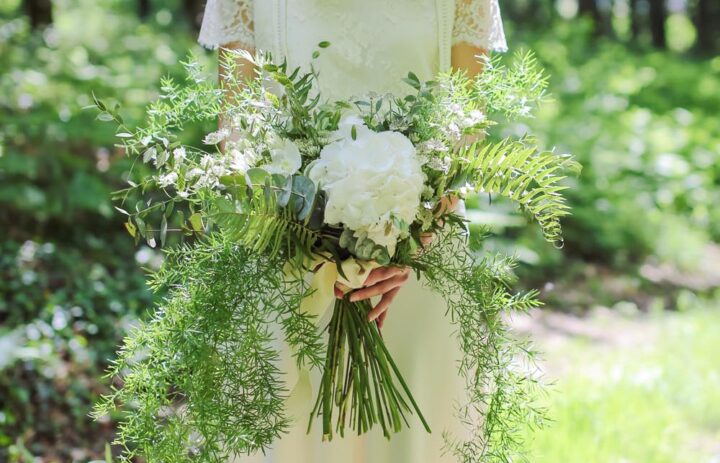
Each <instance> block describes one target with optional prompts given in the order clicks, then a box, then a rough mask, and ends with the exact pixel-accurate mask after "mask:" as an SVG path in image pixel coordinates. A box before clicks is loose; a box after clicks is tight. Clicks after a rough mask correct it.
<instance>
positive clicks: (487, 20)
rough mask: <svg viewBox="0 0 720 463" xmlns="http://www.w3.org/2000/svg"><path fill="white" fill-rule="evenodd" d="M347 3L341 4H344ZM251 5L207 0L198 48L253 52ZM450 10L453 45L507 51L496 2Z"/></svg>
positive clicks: (467, 1) (246, 0)
mask: <svg viewBox="0 0 720 463" xmlns="http://www.w3.org/2000/svg"><path fill="white" fill-rule="evenodd" d="M261 1H267V0H261ZM351 1H352V0H345V2H346V4H348V3H350V2H351ZM450 1H452V0H450ZM390 3H392V2H386V4H390ZM253 4H254V0H208V2H207V6H206V7H205V15H204V16H203V22H202V28H201V30H200V37H199V40H198V41H199V42H200V44H201V45H203V46H205V47H207V48H217V47H219V46H221V45H225V44H229V43H237V44H239V45H241V46H243V47H245V48H254V47H255V34H254V29H255V28H254V18H253ZM454 9H455V21H454V23H453V30H452V43H453V44H456V43H460V42H465V43H469V44H471V45H474V46H476V47H479V48H485V49H488V50H495V51H505V50H506V49H507V45H506V43H505V34H504V32H503V25H502V19H501V16H500V7H499V5H498V0H456V3H455V8H454Z"/></svg>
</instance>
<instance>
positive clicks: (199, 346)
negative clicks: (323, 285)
mask: <svg viewBox="0 0 720 463" xmlns="http://www.w3.org/2000/svg"><path fill="white" fill-rule="evenodd" d="M304 285H305V283H304V282H303V281H302V280H299V279H294V280H291V279H288V277H287V276H286V275H285V274H284V273H283V262H282V261H281V260H278V259H274V258H268V257H266V255H265V254H259V253H256V252H252V251H250V250H247V249H245V248H243V247H242V246H239V245H238V244H235V243H234V241H233V240H230V239H227V238H225V237H223V236H221V235H217V234H216V235H213V236H211V237H209V238H207V239H206V240H203V241H201V242H199V243H196V244H195V245H194V246H192V247H183V248H181V249H179V250H176V251H171V252H170V254H169V256H168V259H167V260H166V262H165V264H164V267H163V270H161V271H160V272H159V273H158V274H156V276H155V279H154V281H153V286H154V287H156V288H160V287H170V288H171V289H170V292H169V294H168V296H167V297H166V298H165V299H164V300H163V301H162V303H161V306H160V307H161V309H160V310H159V311H158V312H157V313H156V314H155V316H154V317H152V318H151V319H150V320H149V321H147V322H145V323H142V324H141V325H140V326H139V327H138V328H136V329H134V330H133V331H132V332H131V334H130V336H129V337H128V338H127V339H126V340H125V343H124V346H123V349H122V350H121V352H120V354H119V357H118V359H117V361H116V362H115V363H114V364H113V367H112V368H111V370H110V371H109V373H108V374H109V376H110V377H118V378H122V382H123V385H122V387H121V388H117V389H114V390H113V393H112V394H110V395H108V396H106V397H105V398H104V400H103V402H102V403H100V404H99V405H98V407H97V408H96V411H95V415H96V416H98V417H100V416H104V415H106V414H108V413H110V412H112V411H113V410H114V409H115V408H116V407H117V406H118V405H122V406H123V407H126V412H125V413H123V416H124V419H123V420H122V422H121V424H120V426H119V433H118V437H117V443H118V444H120V445H121V446H122V447H123V448H125V449H127V450H128V452H127V453H126V454H125V455H124V458H125V459H126V460H128V461H131V460H132V458H133V457H134V456H135V455H144V456H145V457H146V458H148V459H149V460H150V461H173V462H186V461H187V462H190V461H198V460H200V461H208V462H217V463H225V462H226V461H227V460H228V459H229V458H230V456H231V455H236V454H242V453H252V452H255V451H257V450H260V449H263V448H266V447H267V446H268V445H269V444H270V443H271V442H272V441H273V440H274V439H275V438H277V437H278V436H279V435H280V433H281V432H282V431H283V430H284V429H285V428H286V426H287V419H286V418H285V416H284V408H283V399H284V397H285V395H286V393H287V391H286V390H285V386H284V383H283V381H282V377H281V375H280V372H279V370H278V366H277V362H278V358H279V353H278V348H277V347H276V346H277V344H275V341H274V335H273V334H272V333H271V331H270V322H271V321H276V320H277V321H279V322H280V325H281V326H282V327H283V328H284V330H285V334H286V339H287V340H288V342H289V343H290V347H291V348H293V350H294V351H295V352H296V353H295V356H296V359H297V360H298V362H299V363H305V362H307V363H308V364H311V365H319V364H320V362H321V359H322V351H321V350H320V346H321V344H320V342H319V338H318V336H319V334H318V332H317V329H316V327H315V323H314V321H313V319H312V318H311V317H309V316H306V315H303V314H301V313H300V312H299V311H298V310H297V308H298V306H299V303H300V300H301V298H302V297H303V296H304V295H305V293H306V289H305V286H304Z"/></svg>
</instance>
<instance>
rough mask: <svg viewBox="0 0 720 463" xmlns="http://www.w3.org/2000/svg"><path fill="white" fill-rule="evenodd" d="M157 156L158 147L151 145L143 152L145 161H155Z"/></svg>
mask: <svg viewBox="0 0 720 463" xmlns="http://www.w3.org/2000/svg"><path fill="white" fill-rule="evenodd" d="M156 157H157V149H155V147H154V146H151V147H150V148H148V149H147V150H145V153H143V162H145V163H148V162H150V161H154V160H155V158H156Z"/></svg>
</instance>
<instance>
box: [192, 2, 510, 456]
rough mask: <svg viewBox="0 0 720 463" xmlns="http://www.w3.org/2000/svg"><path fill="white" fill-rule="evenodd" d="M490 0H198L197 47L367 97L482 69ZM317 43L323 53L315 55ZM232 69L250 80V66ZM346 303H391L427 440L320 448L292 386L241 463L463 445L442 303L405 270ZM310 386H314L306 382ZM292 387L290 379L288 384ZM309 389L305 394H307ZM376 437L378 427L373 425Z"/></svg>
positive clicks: (394, 339)
mask: <svg viewBox="0 0 720 463" xmlns="http://www.w3.org/2000/svg"><path fill="white" fill-rule="evenodd" d="M497 1H498V0H363V1H357V0H258V1H253V0H208V3H207V6H206V9H205V15H204V18H203V24H202V29H201V31H200V37H199V42H200V43H201V44H202V45H204V46H206V47H208V48H219V49H220V53H221V55H223V54H227V53H228V51H227V50H232V49H246V50H248V51H250V52H254V51H255V50H256V49H257V50H263V51H267V52H271V53H272V55H273V57H275V59H278V58H279V59H282V58H285V59H287V61H288V64H289V67H290V69H293V68H295V67H297V66H300V67H303V68H305V69H308V67H309V65H310V62H311V61H312V62H313V66H314V67H315V69H316V70H318V71H319V87H320V88H319V90H320V91H321V92H322V95H323V97H324V98H327V99H329V100H336V99H346V98H348V97H350V96H357V95H364V94H367V93H368V92H371V91H372V92H377V93H388V92H390V93H393V94H396V95H402V94H406V93H409V91H410V90H411V87H410V86H408V85H407V84H404V83H403V82H402V80H401V79H402V78H403V77H404V76H406V75H407V73H408V72H409V71H413V72H415V73H416V74H417V75H418V76H419V77H420V79H421V80H430V79H432V78H433V77H434V76H435V75H436V74H437V73H438V72H440V71H443V70H447V69H449V68H450V67H453V68H456V69H463V70H465V71H466V72H468V73H469V74H470V75H474V74H476V73H479V72H481V71H482V67H481V64H480V63H478V60H477V58H476V56H478V55H482V54H486V53H488V52H489V51H490V50H496V51H504V50H505V49H506V44H505V37H504V33H503V28H502V22H501V19H500V11H499V7H498V3H497ZM323 41H328V42H330V44H331V45H330V47H329V48H327V49H324V50H322V53H321V55H320V57H319V58H317V59H315V60H313V59H312V56H313V52H314V51H316V50H317V48H318V44H319V43H320V42H323ZM239 68H240V69H241V71H240V72H243V73H245V74H246V75H247V76H250V75H252V72H253V71H252V69H249V66H245V67H239ZM352 297H353V298H356V300H357V299H365V298H370V297H373V298H377V299H379V301H378V302H377V304H376V305H375V306H374V309H373V311H372V312H371V314H370V318H371V320H372V321H375V322H377V323H378V324H379V325H380V326H382V325H383V324H384V323H385V317H386V316H387V314H388V308H389V306H390V304H391V303H392V306H393V310H392V315H391V316H390V317H389V318H388V319H387V323H386V326H384V327H383V335H384V338H385V341H386V344H387V345H388V348H389V350H390V352H391V353H392V355H393V358H394V359H395V361H396V363H397V364H398V366H399V368H400V371H401V372H402V374H403V375H404V377H405V379H406V380H407V382H408V384H409V385H410V387H411V389H412V391H413V394H414V396H415V398H416V399H417V401H418V404H419V405H420V409H421V410H422V411H423V413H424V415H425V417H426V418H427V419H428V422H429V424H430V426H431V428H432V429H433V432H432V434H427V433H426V432H425V431H424V429H423V428H422V426H421V425H420V423H419V421H418V422H415V423H413V422H411V427H410V429H404V430H403V431H401V432H400V433H398V434H395V435H393V436H392V439H390V440H389V441H388V440H386V439H384V438H383V436H382V434H381V433H380V432H374V431H373V430H371V431H370V432H369V433H368V434H366V435H363V436H360V437H357V436H353V435H350V434H348V435H346V436H345V438H339V437H336V438H335V439H334V440H333V441H331V442H321V439H320V433H319V431H318V432H311V434H310V435H307V434H306V424H307V416H308V415H309V413H310V408H311V397H310V395H309V394H307V393H306V394H301V393H299V392H298V389H299V388H297V387H296V388H295V390H294V391H293V393H292V394H291V397H290V398H289V399H288V411H289V414H290V415H291V416H292V417H293V418H294V420H295V425H294V426H293V428H292V429H291V430H290V432H289V434H287V435H284V436H283V437H282V438H281V439H280V440H279V441H278V442H276V443H275V445H274V446H273V448H272V449H270V451H269V452H268V454H267V455H258V456H252V457H239V458H238V461H240V462H256V461H257V462H278V463H286V462H287V463H324V462H333V463H335V462H338V463H340V462H342V463H345V462H347V463H350V462H358V463H359V462H374V463H384V462H412V463H423V462H427V463H437V462H444V461H454V459H453V456H452V455H451V454H449V453H448V452H444V451H443V450H444V447H445V446H444V439H443V434H444V433H445V432H447V433H448V435H449V436H451V437H450V438H451V439H452V438H453V437H454V438H462V437H464V436H463V434H462V433H463V430H462V426H461V424H460V420H459V419H458V418H456V417H455V409H456V403H458V402H459V401H461V400H462V398H463V396H462V392H463V387H464V384H463V381H462V379H461V378H460V377H459V376H458V374H457V367H456V360H457V359H458V358H459V349H458V346H457V345H456V344H457V342H456V340H455V336H454V335H453V332H452V326H451V324H450V320H448V319H447V318H446V317H445V311H446V309H445V306H444V303H443V302H442V300H441V299H440V297H439V296H437V295H435V294H434V293H432V292H431V291H429V290H428V289H425V288H423V286H422V283H421V282H418V281H417V280H416V279H415V277H414V276H412V275H410V273H409V272H408V271H406V270H405V269H402V268H397V267H388V268H380V269H376V270H375V271H373V272H372V273H371V274H370V276H369V277H368V279H367V281H366V283H365V287H364V288H362V289H359V290H356V291H355V293H354V295H353V296H352ZM316 384H317V383H316ZM288 387H289V388H290V389H292V388H293V384H288ZM314 392H315V391H313V393H314ZM375 431H376V430H375Z"/></svg>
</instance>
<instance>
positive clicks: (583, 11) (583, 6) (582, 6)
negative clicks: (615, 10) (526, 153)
mask: <svg viewBox="0 0 720 463" xmlns="http://www.w3.org/2000/svg"><path fill="white" fill-rule="evenodd" d="M578 14H579V15H580V16H586V17H589V18H591V19H592V22H593V32H594V33H595V35H600V34H602V32H603V29H604V28H603V25H602V23H603V18H602V14H600V9H599V8H598V5H597V2H596V1H595V0H579V3H578Z"/></svg>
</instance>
